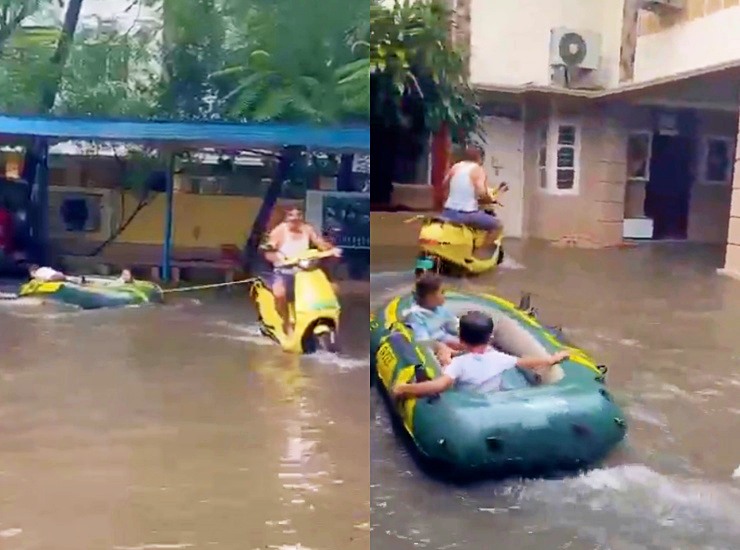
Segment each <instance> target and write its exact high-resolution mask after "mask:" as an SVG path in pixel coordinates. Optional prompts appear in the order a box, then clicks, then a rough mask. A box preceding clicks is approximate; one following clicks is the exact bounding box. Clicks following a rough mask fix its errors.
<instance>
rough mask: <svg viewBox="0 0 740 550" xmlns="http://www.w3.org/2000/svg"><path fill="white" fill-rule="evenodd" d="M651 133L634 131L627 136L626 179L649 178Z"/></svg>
mask: <svg viewBox="0 0 740 550" xmlns="http://www.w3.org/2000/svg"><path fill="white" fill-rule="evenodd" d="M652 146H653V134H651V133H650V132H634V133H632V134H630V135H629V137H628V138H627V179H628V180H634V181H648V180H650V160H651V156H650V153H651V150H652Z"/></svg>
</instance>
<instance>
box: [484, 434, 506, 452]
mask: <svg viewBox="0 0 740 550" xmlns="http://www.w3.org/2000/svg"><path fill="white" fill-rule="evenodd" d="M486 445H487V446H488V450H489V451H493V452H496V453H497V452H501V450H502V448H503V441H502V440H501V438H500V437H487V438H486Z"/></svg>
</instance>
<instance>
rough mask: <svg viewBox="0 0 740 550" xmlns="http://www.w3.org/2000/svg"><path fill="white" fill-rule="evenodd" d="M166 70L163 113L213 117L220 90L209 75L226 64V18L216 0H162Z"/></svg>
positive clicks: (161, 100)
mask: <svg viewBox="0 0 740 550" xmlns="http://www.w3.org/2000/svg"><path fill="white" fill-rule="evenodd" d="M161 2H162V5H161V7H162V18H163V42H164V44H163V50H164V51H163V69H164V71H163V73H162V80H161V82H160V91H159V101H158V103H159V111H160V114H162V115H166V116H169V117H173V118H179V119H193V118H198V119H203V118H213V117H214V112H213V104H214V99H215V96H216V95H217V93H218V92H217V90H215V89H214V86H213V82H212V81H211V80H210V75H211V74H212V73H214V72H215V71H217V70H218V69H220V68H221V67H222V66H223V65H222V63H223V54H224V40H225V33H226V29H225V26H226V21H225V17H224V12H223V10H222V6H221V3H219V2H217V1H216V0H161Z"/></svg>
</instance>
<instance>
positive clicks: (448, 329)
mask: <svg viewBox="0 0 740 550" xmlns="http://www.w3.org/2000/svg"><path fill="white" fill-rule="evenodd" d="M401 319H402V320H403V323H404V324H406V325H407V326H408V327H409V328H410V329H411V331H412V332H413V333H414V339H415V340H417V341H419V342H430V343H431V344H432V349H433V350H434V353H435V354H436V355H437V358H438V359H439V362H440V364H441V365H442V366H443V367H444V366H447V365H448V364H449V362H450V361H451V360H452V356H453V355H454V353H455V352H456V351H461V350H462V349H463V348H462V346H461V344H460V340H459V339H458V336H457V332H458V320H457V317H455V315H454V314H453V313H452V312H451V311H450V310H449V309H447V307H446V306H445V296H444V292H443V291H442V278H441V277H440V276H439V275H436V274H434V273H429V272H427V273H423V274H421V275H420V276H419V277H418V278H417V279H416V284H415V285H414V303H413V305H412V306H411V307H409V308H408V309H406V310H404V311H402V312H401Z"/></svg>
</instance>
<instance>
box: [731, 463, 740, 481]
mask: <svg viewBox="0 0 740 550" xmlns="http://www.w3.org/2000/svg"><path fill="white" fill-rule="evenodd" d="M732 479H740V466H738V467H737V468H735V471H734V472H732Z"/></svg>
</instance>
